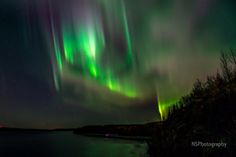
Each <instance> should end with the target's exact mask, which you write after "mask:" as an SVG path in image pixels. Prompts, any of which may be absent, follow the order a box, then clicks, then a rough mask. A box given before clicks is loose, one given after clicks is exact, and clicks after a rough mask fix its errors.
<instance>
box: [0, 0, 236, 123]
mask: <svg viewBox="0 0 236 157" xmlns="http://www.w3.org/2000/svg"><path fill="white" fill-rule="evenodd" d="M235 7H236V2H235V1H234V0H225V1H220V0H145V1H144V0H137V1H135V2H134V1H131V0H123V1H118V0H69V1H66V2H65V1H56V0H41V1H39V0H22V1H17V0H10V1H9V0H8V1H7V0H3V1H1V2H0V34H1V36H0V50H1V52H0V124H1V126H8V127H30V128H61V127H66V128H69V127H78V126H82V125H88V124H110V123H115V124H117V123H122V124H123V123H126V124H129V123H144V122H149V121H154V120H160V119H161V116H162V114H164V112H165V110H166V109H167V108H168V107H169V106H170V105H171V104H172V103H174V102H176V101H177V100H178V99H179V98H180V97H181V96H183V95H186V94H187V93H188V92H189V91H190V90H191V87H192V85H193V83H194V81H195V80H196V79H197V78H199V79H201V80H204V78H206V76H207V75H211V74H214V73H215V72H216V71H217V70H219V68H220V63H219V56H220V52H221V51H226V50H228V49H229V48H236V20H235V18H234V17H235V15H236V9H235ZM158 103H159V106H158Z"/></svg>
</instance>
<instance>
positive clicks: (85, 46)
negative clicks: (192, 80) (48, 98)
mask: <svg viewBox="0 0 236 157" xmlns="http://www.w3.org/2000/svg"><path fill="white" fill-rule="evenodd" d="M116 5H117V4H116ZM109 7H110V3H109V5H105V8H107V10H108V11H109V12H111V11H112V10H111V9H109ZM116 7H117V8H118V6H116ZM117 12H118V13H117ZM115 16H117V17H118V19H119V22H121V24H120V25H121V29H120V30H119V31H120V32H119V33H120V34H121V35H122V36H124V37H125V41H124V42H125V43H126V44H125V45H126V52H125V57H124V58H123V59H122V60H123V61H122V63H120V64H128V67H131V68H132V65H133V64H134V61H133V52H132V44H131V37H130V32H129V27H128V20H127V15H126V11H125V5H124V3H123V2H121V3H120V9H119V10H118V11H117V10H116V13H115ZM95 18H96V17H95ZM95 18H91V19H90V20H89V22H88V21H86V22H82V23H79V24H78V23H74V22H72V23H70V24H67V23H65V22H64V23H63V24H62V30H61V34H60V35H58V34H56V33H55V31H54V30H55V28H54V27H55V26H54V25H52V30H53V31H52V36H53V37H52V38H53V48H54V57H55V62H56V68H55V69H54V84H55V88H56V89H57V91H58V92H59V91H60V79H62V78H61V76H62V75H63V70H64V68H65V67H69V69H70V70H71V71H72V72H74V73H76V74H78V75H82V76H84V77H85V78H87V77H89V78H90V79H92V80H94V81H96V82H97V83H98V84H100V85H102V86H104V87H106V88H107V89H109V90H110V91H112V92H115V93H119V94H121V95H124V96H126V97H129V98H134V99H135V98H138V97H139V96H141V92H140V90H139V89H138V88H137V87H136V86H135V84H132V83H131V82H130V81H127V80H122V79H121V78H120V77H119V76H117V75H116V73H115V72H114V70H113V68H112V67H109V65H108V66H104V65H103V63H102V61H101V59H102V56H103V55H104V53H109V52H106V51H107V50H106V46H108V44H109V43H107V40H106V35H105V33H104V31H103V29H102V26H101V24H100V22H99V21H97V19H95ZM59 36H60V37H62V40H61V41H62V43H61V42H59V41H60V40H59ZM60 44H61V45H60ZM118 66H119V65H118ZM120 67H122V65H120ZM157 97H158V96H157ZM175 102H176V100H173V101H172V100H171V101H168V102H160V100H159V98H158V101H157V103H158V112H159V113H160V116H161V119H163V118H164V117H165V116H166V115H167V112H168V110H169V107H171V105H172V104H174V103H175Z"/></svg>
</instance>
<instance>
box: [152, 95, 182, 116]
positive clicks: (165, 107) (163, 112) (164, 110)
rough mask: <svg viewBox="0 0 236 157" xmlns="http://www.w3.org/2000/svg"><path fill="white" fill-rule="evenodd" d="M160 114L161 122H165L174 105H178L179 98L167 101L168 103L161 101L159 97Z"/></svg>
mask: <svg viewBox="0 0 236 157" xmlns="http://www.w3.org/2000/svg"><path fill="white" fill-rule="evenodd" d="M157 98H158V100H157V102H158V104H157V106H158V112H159V114H160V116H161V120H164V119H165V118H166V117H167V116H168V113H169V111H170V109H171V107H173V106H174V105H176V103H177V102H178V100H179V99H178V98H176V99H170V100H166V101H162V100H160V97H158V96H157Z"/></svg>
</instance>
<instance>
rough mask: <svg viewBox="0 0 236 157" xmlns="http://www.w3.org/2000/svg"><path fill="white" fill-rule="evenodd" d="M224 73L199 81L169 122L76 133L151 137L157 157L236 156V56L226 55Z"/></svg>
mask: <svg viewBox="0 0 236 157" xmlns="http://www.w3.org/2000/svg"><path fill="white" fill-rule="evenodd" d="M220 60H221V70H222V72H221V73H219V72H218V73H217V74H216V75H215V76H209V77H207V79H206V81H205V82H202V81H200V80H197V81H196V83H195V84H194V86H193V89H192V91H191V92H190V94H188V95H186V96H184V97H182V98H181V99H180V100H179V102H177V103H176V104H175V105H173V107H172V108H171V109H170V110H169V114H168V115H167V117H165V120H163V121H161V122H154V123H149V124H144V125H103V126H102V125H101V126H85V127H82V128H78V129H76V130H75V131H74V132H75V133H76V134H84V135H90V136H91V135H93V136H94V135H95V136H96V135H99V136H103V137H119V136H121V137H123V136H125V137H131V138H133V137H149V138H150V140H148V141H147V142H148V145H149V154H150V156H151V157H156V156H163V157H167V156H180V155H181V156H196V157H201V156H203V157H208V156H212V157H218V156H219V157H228V156H232V157H233V156H236V54H235V51H233V50H230V51H229V53H222V56H221V59H220ZM214 143H215V145H214Z"/></svg>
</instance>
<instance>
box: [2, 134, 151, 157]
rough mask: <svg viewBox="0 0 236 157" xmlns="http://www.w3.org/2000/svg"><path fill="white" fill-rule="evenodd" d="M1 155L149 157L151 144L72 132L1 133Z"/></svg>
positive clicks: (35, 156) (9, 156)
mask: <svg viewBox="0 0 236 157" xmlns="http://www.w3.org/2000/svg"><path fill="white" fill-rule="evenodd" d="M0 156H4V157H11V156H32V157H47V156H50V157H54V156H55V157H147V156H148V155H147V144H146V143H145V142H136V141H129V140H119V139H103V138H93V137H84V136H78V135H75V134H73V133H72V132H0Z"/></svg>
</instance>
